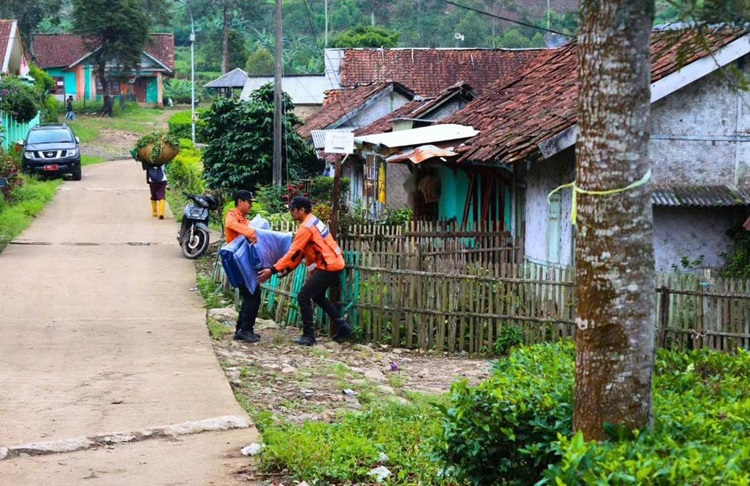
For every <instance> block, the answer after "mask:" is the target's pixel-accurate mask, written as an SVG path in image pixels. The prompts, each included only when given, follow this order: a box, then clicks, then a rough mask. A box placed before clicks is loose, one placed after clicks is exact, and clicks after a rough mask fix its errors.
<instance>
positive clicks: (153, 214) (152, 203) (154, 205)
mask: <svg viewBox="0 0 750 486" xmlns="http://www.w3.org/2000/svg"><path fill="white" fill-rule="evenodd" d="M151 216H153V217H154V218H155V217H157V216H159V215H158V214H157V213H156V201H151Z"/></svg>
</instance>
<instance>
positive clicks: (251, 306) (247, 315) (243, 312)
mask: <svg viewBox="0 0 750 486" xmlns="http://www.w3.org/2000/svg"><path fill="white" fill-rule="evenodd" d="M239 289H240V295H242V306H241V307H240V316H239V318H238V319H237V331H247V332H254V331H255V318H256V317H258V310H259V309H260V295H261V288H260V285H259V286H258V288H257V289H255V293H252V292H250V290H249V289H248V288H247V287H244V286H243V287H240V288H239Z"/></svg>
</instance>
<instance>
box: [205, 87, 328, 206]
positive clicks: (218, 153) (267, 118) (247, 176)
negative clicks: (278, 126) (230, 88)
mask: <svg viewBox="0 0 750 486" xmlns="http://www.w3.org/2000/svg"><path fill="white" fill-rule="evenodd" d="M284 108H285V109H284V120H283V125H284V141H283V152H284V158H285V159H286V162H285V166H284V167H283V168H282V173H283V174H284V175H285V176H286V177H287V180H299V179H301V178H306V177H309V176H310V175H312V174H319V173H320V172H321V171H322V170H323V163H322V162H321V161H319V160H318V159H317V158H316V157H315V154H314V153H313V151H312V149H311V148H310V147H309V146H308V145H307V144H306V143H305V141H304V140H302V138H301V137H300V136H299V135H297V132H296V131H295V130H294V126H295V125H298V124H300V120H299V118H297V116H296V115H294V113H293V112H292V110H293V109H294V104H293V103H292V101H291V99H290V98H289V95H287V94H286V93H284ZM273 111H274V107H273V84H271V83H269V84H266V85H264V86H261V87H260V88H258V89H257V90H255V91H254V92H253V93H252V95H251V96H250V99H249V100H248V101H240V100H236V99H230V98H219V99H217V100H216V101H215V102H214V104H213V105H212V106H211V109H210V110H209V111H208V112H207V113H206V114H205V116H204V117H203V118H204V119H205V121H206V129H205V134H206V139H207V140H209V142H208V145H207V146H206V148H205V149H204V151H203V178H204V180H205V181H206V185H207V186H208V187H209V188H211V189H213V190H217V191H221V192H223V193H225V194H231V193H232V192H233V191H235V190H237V189H252V190H257V189H258V187H260V186H264V185H269V184H271V183H272V181H273Z"/></svg>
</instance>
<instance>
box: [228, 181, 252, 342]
mask: <svg viewBox="0 0 750 486" xmlns="http://www.w3.org/2000/svg"><path fill="white" fill-rule="evenodd" d="M232 199H234V209H232V210H230V211H229V212H228V213H227V216H226V218H224V237H225V239H226V240H227V243H231V242H232V240H234V239H235V238H237V237H238V236H240V235H242V236H244V237H245V238H247V239H248V241H250V243H255V242H256V241H258V236H257V234H256V233H255V230H254V229H253V228H252V227H251V226H250V224H249V223H248V221H247V215H248V214H250V209H252V207H253V201H254V200H255V199H254V198H253V193H252V192H250V191H246V190H244V189H240V190H239V191H237V192H235V193H234V195H233V196H232ZM239 290H240V295H242V306H241V307H240V315H239V317H238V318H237V327H236V330H235V333H234V339H235V340H236V341H246V342H248V343H257V342H258V341H260V336H259V335H257V334H255V319H256V317H258V310H259V309H260V295H261V289H260V286H258V288H257V289H255V292H250V289H248V288H247V287H245V286H244V285H243V286H242V287H239Z"/></svg>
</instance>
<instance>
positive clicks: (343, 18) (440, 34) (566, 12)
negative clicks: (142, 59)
mask: <svg viewBox="0 0 750 486" xmlns="http://www.w3.org/2000/svg"><path fill="white" fill-rule="evenodd" d="M135 1H136V2H141V3H142V5H143V9H144V11H147V12H149V18H150V22H151V31H152V32H174V33H175V46H176V53H177V60H176V69H177V76H178V78H186V77H189V72H190V63H189V59H190V58H189V45H190V43H189V36H190V16H189V14H188V10H187V9H186V8H185V6H184V5H183V4H181V3H178V2H173V1H166V0H135ZM186 1H187V3H188V4H189V5H190V7H191V9H192V13H193V17H194V20H195V31H196V44H195V47H196V76H197V80H198V81H199V82H200V84H203V82H206V81H208V80H212V79H214V78H216V77H218V76H219V75H220V74H221V73H222V72H226V71H228V70H231V69H234V68H236V67H239V68H242V69H245V70H246V71H248V72H251V73H252V74H254V75H264V74H271V73H272V70H273V64H274V63H273V53H274V5H273V3H274V2H272V1H266V0H186ZM742 1H743V0H728V1H727V0H700V1H699V0H681V1H680V0H656V6H657V12H656V21H655V22H656V23H657V24H659V23H665V22H674V21H679V20H681V19H689V18H696V17H701V16H702V18H712V17H711V16H712V15H713V16H714V17H715V16H716V15H717V14H718V15H721V12H723V11H728V12H735V14H733V15H735V16H736V13H737V12H742V11H743V8H742V5H741V3H742ZM73 3H74V2H73V0H7V1H3V2H2V4H1V5H0V17H3V18H19V19H22V20H23V23H22V26H21V27H22V30H23V31H24V32H25V33H26V34H28V33H29V32H32V31H33V32H72V31H73V30H76V29H74V28H73V26H74V19H73V15H72V12H73V8H72V5H73ZM325 3H326V2H325V0H284V2H283V31H284V71H285V73H287V74H311V73H322V72H323V55H322V53H323V49H324V48H325V47H373V46H377V47H380V46H383V47H466V48H468V47H471V48H501V47H502V48H530V47H542V46H544V45H545V33H546V29H549V30H551V31H554V32H558V33H562V34H566V35H570V36H575V34H576V33H577V31H578V11H577V9H578V0H549V2H548V0H327V4H328V12H327V15H326V12H325V9H324V5H325ZM714 4H716V5H714ZM548 5H549V11H548V10H547V7H548ZM706 12H709V13H706ZM711 12H712V13H711ZM725 13H726V12H725ZM488 14H491V15H488ZM723 17H724V18H725V17H726V15H724V16H723ZM504 19H507V20H504ZM326 26H327V29H326ZM78 30H79V31H80V30H81V27H79V29H78ZM225 43H226V45H227V47H228V49H224V45H225ZM225 51H228V56H226V59H224V58H225V56H224V55H220V53H224V52H225Z"/></svg>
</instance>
